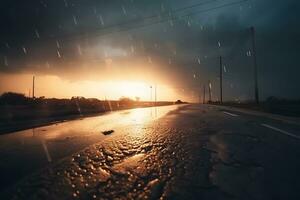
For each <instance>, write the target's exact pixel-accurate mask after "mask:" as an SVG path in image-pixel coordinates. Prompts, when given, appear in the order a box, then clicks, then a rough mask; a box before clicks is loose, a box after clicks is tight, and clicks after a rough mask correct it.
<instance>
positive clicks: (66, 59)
mask: <svg viewBox="0 0 300 200" xmlns="http://www.w3.org/2000/svg"><path fill="white" fill-rule="evenodd" d="M298 9H299V3H298V2H297V1H295V0H285V1H283V0H264V1H261V0H185V1H182V0H151V1H150V0H89V1H86V0H26V1H18V0H9V1H5V0H4V1H3V2H2V3H1V12H0V25H1V30H0V93H2V92H5V91H16V92H22V93H25V94H28V93H29V90H30V88H31V78H32V75H35V76H36V80H37V86H36V87H37V88H36V91H37V95H38V96H46V97H71V96H87V97H97V98H102V99H103V98H112V99H117V98H119V97H120V96H126V95H127V96H130V95H136V96H141V97H142V99H144V100H149V98H150V89H149V88H150V86H154V85H155V84H156V85H157V88H158V98H159V100H174V99H177V98H182V99H184V100H188V101H197V100H198V97H199V93H200V91H202V88H203V85H206V86H207V85H208V81H211V84H212V94H213V98H214V99H218V98H219V95H218V94H219V89H218V88H219V87H218V86H219V78H218V76H219V56H220V55H221V56H222V57H223V74H224V99H225V100H237V99H241V100H247V99H253V94H254V91H253V90H254V89H253V85H254V82H253V52H252V46H251V34H250V30H249V27H251V26H254V27H255V30H256V42H257V59H258V68H259V69H258V78H259V89H260V91H259V92H260V96H261V98H266V97H268V96H271V95H272V96H278V97H284V98H300V93H299V91H300V84H299V80H298V79H299V78H298V76H299V73H300V68H299V64H298V63H297V57H298V55H299V52H300V48H299V44H300V43H299V40H300V39H299V38H300V37H299V36H300V28H299V25H298V24H299V23H298V19H299V15H300V14H299V12H298ZM126 88H127V89H126ZM128 88H129V89H128ZM134 92H136V94H134ZM201 93H202V92H201Z"/></svg>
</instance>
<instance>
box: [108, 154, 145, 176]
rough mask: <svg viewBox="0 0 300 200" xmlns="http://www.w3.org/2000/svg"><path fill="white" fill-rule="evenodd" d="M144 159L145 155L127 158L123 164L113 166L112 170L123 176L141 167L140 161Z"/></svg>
mask: <svg viewBox="0 0 300 200" xmlns="http://www.w3.org/2000/svg"><path fill="white" fill-rule="evenodd" d="M144 157H145V154H143V153H141V154H136V155H134V156H131V157H129V158H126V159H125V160H124V161H123V162H121V163H119V164H116V165H114V166H113V168H112V169H113V170H114V171H115V172H117V173H121V174H125V173H126V172H128V171H132V170H134V169H136V168H137V167H141V160H142V159H143V158H144Z"/></svg>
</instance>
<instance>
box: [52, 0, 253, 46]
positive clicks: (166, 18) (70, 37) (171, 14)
mask: <svg viewBox="0 0 300 200" xmlns="http://www.w3.org/2000/svg"><path fill="white" fill-rule="evenodd" d="M217 1H218V0H210V1H205V2H201V3H197V4H193V5H191V6H186V7H182V8H178V9H175V10H174V11H171V12H168V13H167V14H164V15H163V16H162V15H152V16H147V17H144V18H141V19H132V20H129V21H127V22H123V23H117V24H113V25H109V26H105V27H102V28H99V29H94V30H93V32H94V33H92V35H93V37H101V36H106V35H110V34H114V33H120V32H127V31H130V30H135V29H140V28H144V27H147V26H152V25H155V24H160V23H164V22H166V21H169V20H174V21H176V20H180V19H182V18H186V17H190V16H195V15H198V14H202V13H206V12H210V11H213V10H217V9H221V8H225V7H230V6H234V5H238V4H241V3H244V2H247V1H249V0H240V1H234V2H230V3H225V4H223V5H220V6H215V7H212V8H207V9H202V10H199V11H195V12H190V13H187V14H183V15H179V16H174V14H176V13H180V12H182V11H185V10H188V9H191V8H196V7H199V6H203V5H206V4H211V3H215V2H217ZM161 18H163V19H161ZM149 19H158V21H155V22H151V23H146V24H140V25H138V26H132V27H128V28H125V29H121V30H112V31H108V32H104V31H106V30H109V29H112V28H118V27H122V26H126V25H134V24H133V23H145V22H146V20H149ZM86 36H90V34H88V33H78V34H68V35H61V36H59V37H49V38H48V40H63V41H70V40H75V39H80V38H82V37H86ZM66 37H67V38H66Z"/></svg>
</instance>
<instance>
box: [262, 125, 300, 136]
mask: <svg viewBox="0 0 300 200" xmlns="http://www.w3.org/2000/svg"><path fill="white" fill-rule="evenodd" d="M261 125H262V126H264V127H267V128H269V129H272V130H274V131H278V132H280V133H283V134H285V135H288V136H290V137H293V138H297V139H300V136H297V135H294V134H292V133H289V132H287V131H285V130H281V129H279V128H276V127H274V126H270V125H268V124H261Z"/></svg>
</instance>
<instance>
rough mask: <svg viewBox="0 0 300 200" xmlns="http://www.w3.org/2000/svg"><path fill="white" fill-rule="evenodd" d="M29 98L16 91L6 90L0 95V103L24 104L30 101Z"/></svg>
mask: <svg viewBox="0 0 300 200" xmlns="http://www.w3.org/2000/svg"><path fill="white" fill-rule="evenodd" d="M29 100H30V99H29V98H28V97H25V95H24V94H20V93H15V92H5V93H3V94H2V95H1V96H0V104H9V105H24V104H27V103H28V102H29Z"/></svg>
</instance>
